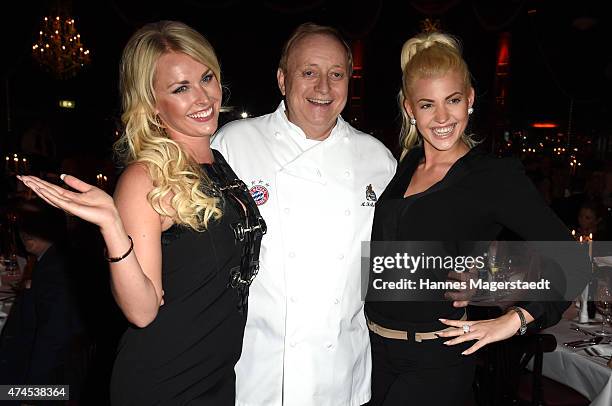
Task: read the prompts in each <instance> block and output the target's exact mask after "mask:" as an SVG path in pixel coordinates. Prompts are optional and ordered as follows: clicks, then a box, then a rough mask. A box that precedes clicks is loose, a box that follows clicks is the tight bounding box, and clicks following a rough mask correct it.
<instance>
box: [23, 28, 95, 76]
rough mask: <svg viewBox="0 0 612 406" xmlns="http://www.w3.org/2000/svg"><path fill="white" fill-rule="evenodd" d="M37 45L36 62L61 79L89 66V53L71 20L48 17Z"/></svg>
mask: <svg viewBox="0 0 612 406" xmlns="http://www.w3.org/2000/svg"><path fill="white" fill-rule="evenodd" d="M38 34H39V36H38V41H37V42H36V43H35V44H34V45H32V55H33V56H34V59H36V61H38V63H39V64H40V65H41V66H42V67H43V68H44V69H45V70H47V71H49V72H51V73H52V74H54V75H55V76H56V77H58V78H59V79H66V78H69V77H71V76H74V75H76V74H77V72H78V71H79V70H80V69H81V68H82V67H83V66H85V65H87V64H88V63H89V62H90V54H89V50H88V49H86V48H85V47H84V46H83V44H82V43H81V34H79V33H78V31H77V30H76V28H75V26H74V19H73V18H71V17H66V18H61V17H59V16H57V17H55V18H53V17H45V18H44V20H43V21H42V26H41V29H40V31H39V33H38Z"/></svg>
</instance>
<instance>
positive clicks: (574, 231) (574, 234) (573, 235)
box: [572, 230, 576, 238]
mask: <svg viewBox="0 0 612 406" xmlns="http://www.w3.org/2000/svg"><path fill="white" fill-rule="evenodd" d="M572 237H574V238H576V230H572Z"/></svg>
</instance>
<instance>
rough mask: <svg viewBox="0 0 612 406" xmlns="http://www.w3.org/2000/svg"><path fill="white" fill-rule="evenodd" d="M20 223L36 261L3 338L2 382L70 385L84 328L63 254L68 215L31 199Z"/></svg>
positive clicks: (0, 338)
mask: <svg viewBox="0 0 612 406" xmlns="http://www.w3.org/2000/svg"><path fill="white" fill-rule="evenodd" d="M17 225H18V229H19V236H20V239H21V241H22V243H23V246H24V248H25V250H26V251H27V252H28V254H31V255H32V256H34V257H35V259H36V262H35V264H34V266H33V268H32V273H31V280H30V281H26V282H25V283H22V286H23V289H22V290H21V291H20V292H19V293H18V294H17V297H16V299H15V303H14V304H13V306H12V309H11V312H10V314H9V317H8V320H7V322H6V326H5V328H4V330H3V332H2V336H0V384H69V383H70V382H65V373H66V371H65V367H66V365H65V364H66V360H67V359H68V358H69V351H70V344H71V342H72V339H73V338H74V337H75V336H76V335H78V334H79V333H80V330H81V327H80V322H79V317H78V313H77V308H76V304H75V301H74V294H73V290H72V287H71V283H70V278H69V276H68V275H69V272H68V266H67V265H66V263H67V261H66V259H65V256H64V254H63V252H62V244H61V241H62V237H63V234H64V233H63V230H64V228H65V218H64V215H63V213H62V212H58V211H54V210H53V208H51V207H46V206H45V205H44V203H43V202H40V201H39V200H32V201H28V202H27V203H23V204H21V206H20V207H19V209H18V220H17ZM28 282H29V283H28Z"/></svg>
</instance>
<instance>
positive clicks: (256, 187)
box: [249, 180, 270, 206]
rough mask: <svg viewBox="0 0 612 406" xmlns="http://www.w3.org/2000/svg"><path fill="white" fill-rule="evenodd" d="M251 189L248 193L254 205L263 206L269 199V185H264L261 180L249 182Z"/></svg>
mask: <svg viewBox="0 0 612 406" xmlns="http://www.w3.org/2000/svg"><path fill="white" fill-rule="evenodd" d="M251 185H252V186H251V188H250V189H249V192H250V193H251V196H253V200H255V203H256V204H257V205H258V206H261V205H262V204H264V203H265V202H267V201H268V198H269V197H270V192H269V191H268V187H270V184H269V183H264V181H263V180H260V181H257V182H256V181H251Z"/></svg>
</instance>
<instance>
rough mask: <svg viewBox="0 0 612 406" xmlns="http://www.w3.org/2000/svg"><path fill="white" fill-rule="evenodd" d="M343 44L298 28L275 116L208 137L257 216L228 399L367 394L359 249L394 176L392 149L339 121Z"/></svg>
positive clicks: (308, 27) (286, 56)
mask: <svg viewBox="0 0 612 406" xmlns="http://www.w3.org/2000/svg"><path fill="white" fill-rule="evenodd" d="M351 71H352V56H351V53H350V48H349V47H348V46H347V45H346V43H345V42H344V41H343V40H342V38H341V36H340V35H339V34H338V32H337V31H336V30H334V29H332V28H330V27H322V26H318V25H314V24H303V25H301V26H300V27H298V29H297V30H296V31H295V32H294V34H293V35H292V37H291V38H290V39H289V40H288V42H287V44H286V45H285V49H284V51H283V55H282V57H281V61H280V64H279V69H278V73H277V77H278V85H279V88H280V91H281V93H282V94H283V96H284V102H281V103H280V105H279V106H278V108H277V110H276V111H275V112H273V113H271V114H267V115H264V116H261V117H257V118H252V119H246V120H240V121H234V122H231V123H229V124H227V125H226V126H225V127H223V128H222V129H221V130H220V131H219V133H218V134H217V136H216V137H215V138H214V139H213V141H212V146H213V148H216V149H218V150H219V151H221V153H222V154H223V155H224V156H225V157H226V159H227V161H228V162H229V163H230V165H231V166H232V168H233V169H234V171H235V172H236V173H237V174H238V176H239V177H240V178H241V179H242V180H243V181H244V182H245V183H246V184H247V186H248V187H249V188H250V191H251V194H252V195H253V197H254V198H255V201H256V203H257V204H258V205H259V210H260V212H261V215H262V216H263V217H264V219H265V220H266V223H267V225H268V232H267V234H266V235H265V236H264V238H263V241H262V245H261V254H260V264H261V268H260V271H259V274H258V276H257V277H256V278H255V280H254V282H253V284H252V285H251V290H250V296H249V309H248V319H247V325H246V330H245V333H244V345H243V350H242V357H241V358H240V361H239V362H238V364H237V366H236V374H237V382H236V387H237V394H236V396H237V397H236V404H237V405H244V406H251V405H257V406H264V405H265V406H275V405H287V406H293V405H317V406H326V405H333V406H339V405H355V406H357V405H362V404H364V403H366V402H367V401H369V399H370V371H371V362H370V344H369V336H368V328H367V326H366V322H365V318H364V314H363V301H362V299H363V296H362V292H361V275H360V257H361V242H362V241H368V240H369V239H370V231H371V230H370V229H371V225H372V218H373V214H374V205H375V203H376V200H377V197H378V196H380V194H381V193H382V192H383V190H384V188H385V187H386V185H387V183H388V182H389V181H390V179H391V177H392V176H393V174H394V172H395V166H396V162H395V159H394V158H393V156H392V155H391V153H390V152H389V151H388V150H387V149H386V148H385V147H384V146H383V144H382V143H380V142H379V141H378V140H376V139H375V138H373V137H371V136H369V135H367V134H365V133H362V132H360V131H358V130H356V129H354V128H353V127H351V126H350V125H349V124H348V123H347V122H345V121H344V120H343V119H342V117H340V112H341V111H342V109H343V108H344V106H345V104H346V99H347V94H348V83H349V77H350V75H351Z"/></svg>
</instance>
